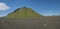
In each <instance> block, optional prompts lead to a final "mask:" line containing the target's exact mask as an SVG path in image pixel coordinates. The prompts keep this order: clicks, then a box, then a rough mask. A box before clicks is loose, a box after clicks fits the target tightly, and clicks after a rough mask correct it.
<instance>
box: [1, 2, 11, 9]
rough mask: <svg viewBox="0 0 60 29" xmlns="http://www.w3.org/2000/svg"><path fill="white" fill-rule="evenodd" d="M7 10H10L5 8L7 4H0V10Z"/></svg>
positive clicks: (7, 7)
mask: <svg viewBox="0 0 60 29" xmlns="http://www.w3.org/2000/svg"><path fill="white" fill-rule="evenodd" d="M8 9H10V7H9V6H7V4H5V3H0V10H8Z"/></svg>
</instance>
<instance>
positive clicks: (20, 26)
mask: <svg viewBox="0 0 60 29" xmlns="http://www.w3.org/2000/svg"><path fill="white" fill-rule="evenodd" d="M0 29H60V16H52V17H49V16H48V17H34V18H19V19H17V18H10V19H8V18H1V19H0Z"/></svg>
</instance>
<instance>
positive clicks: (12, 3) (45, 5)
mask: <svg viewBox="0 0 60 29" xmlns="http://www.w3.org/2000/svg"><path fill="white" fill-rule="evenodd" d="M21 7H28V8H32V9H33V10H34V11H36V12H37V13H39V14H42V15H44V16H52V15H60V0H0V17H3V16H7V15H8V14H9V13H11V12H13V11H14V10H16V9H17V8H21Z"/></svg>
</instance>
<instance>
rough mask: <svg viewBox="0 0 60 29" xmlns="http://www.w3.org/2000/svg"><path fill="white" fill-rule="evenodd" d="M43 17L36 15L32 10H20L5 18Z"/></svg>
mask: <svg viewBox="0 0 60 29" xmlns="http://www.w3.org/2000/svg"><path fill="white" fill-rule="evenodd" d="M40 16H42V15H40V14H38V13H36V12H35V11H33V10H32V9H31V8H26V7H23V8H18V9H16V10H15V11H14V12H12V13H10V14H8V15H7V16H6V17H5V18H26V17H27V18H28V17H40Z"/></svg>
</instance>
